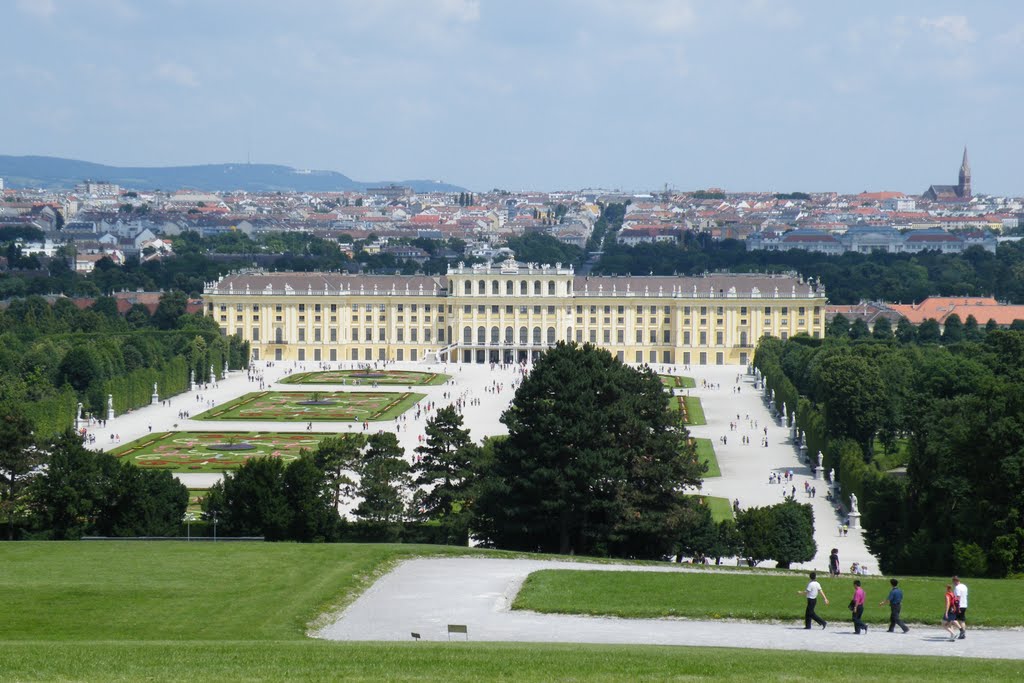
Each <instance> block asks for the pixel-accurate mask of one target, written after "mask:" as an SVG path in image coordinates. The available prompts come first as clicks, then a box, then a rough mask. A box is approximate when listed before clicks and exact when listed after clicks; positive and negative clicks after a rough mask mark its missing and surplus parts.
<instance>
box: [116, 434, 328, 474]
mask: <svg viewBox="0 0 1024 683" xmlns="http://www.w3.org/2000/svg"><path fill="white" fill-rule="evenodd" d="M326 436H333V435H332V434H317V433H314V432H302V433H287V432H161V433H158V434H147V435H146V436H144V437H142V438H139V439H136V440H135V441H132V442H131V443H127V444H125V445H123V446H120V447H118V448H116V449H114V450H112V451H110V453H111V455H114V456H116V457H118V458H124V459H127V460H131V461H132V462H134V463H135V464H136V465H138V466H139V467H144V468H147V469H165V470H171V471H172V472H197V471H198V472H221V471H223V470H233V469H237V468H238V467H240V466H241V465H242V463H244V462H245V461H246V460H248V459H250V458H259V457H270V458H280V459H282V460H284V461H285V462H290V461H292V460H295V459H297V458H298V457H299V451H301V450H302V449H303V448H305V449H307V450H314V449H315V448H316V446H317V444H318V443H320V440H321V439H323V438H324V437H326ZM240 449H241V450H240Z"/></svg>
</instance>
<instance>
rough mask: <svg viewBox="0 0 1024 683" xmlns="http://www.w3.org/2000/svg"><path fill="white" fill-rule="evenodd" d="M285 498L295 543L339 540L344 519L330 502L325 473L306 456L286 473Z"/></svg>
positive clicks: (291, 464) (289, 532)
mask: <svg viewBox="0 0 1024 683" xmlns="http://www.w3.org/2000/svg"><path fill="white" fill-rule="evenodd" d="M282 484H283V487H284V498H285V501H286V502H287V504H288V507H289V511H290V518H291V519H290V521H289V525H288V537H289V538H290V539H291V540H293V541H302V542H306V543H308V542H311V541H333V540H337V535H338V526H339V524H340V523H341V517H340V516H339V515H338V506H337V505H336V504H334V503H333V502H332V500H331V496H332V492H331V491H330V490H329V488H328V486H327V482H326V480H325V477H324V473H323V471H322V470H321V469H320V468H318V467H317V466H316V463H315V462H314V459H313V456H312V455H310V454H309V453H304V454H303V455H301V456H300V457H299V459H298V460H295V461H293V462H291V463H290V464H289V465H288V466H287V467H286V468H285V471H284V479H283V482H282Z"/></svg>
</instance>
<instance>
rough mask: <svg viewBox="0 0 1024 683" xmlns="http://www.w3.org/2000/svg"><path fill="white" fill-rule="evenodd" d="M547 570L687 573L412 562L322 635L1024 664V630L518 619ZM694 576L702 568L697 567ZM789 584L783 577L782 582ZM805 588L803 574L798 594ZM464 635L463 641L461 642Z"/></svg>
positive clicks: (539, 563) (796, 580)
mask: <svg viewBox="0 0 1024 683" xmlns="http://www.w3.org/2000/svg"><path fill="white" fill-rule="evenodd" d="M538 569H586V570H593V571H612V570H617V571H621V570H630V571H656V572H685V571H687V570H686V569H685V568H678V567H674V566H664V567H636V566H621V565H604V564H602V565H596V564H580V563H572V562H554V561H551V562H549V561H543V560H496V559H470V558H459V559H423V560H410V561H407V562H404V563H402V564H401V565H399V566H398V567H397V568H396V569H395V570H394V571H392V572H391V573H389V574H387V575H386V576H384V577H382V578H381V579H379V580H378V581H377V582H376V583H375V584H374V585H373V586H371V587H370V589H369V590H367V591H366V592H365V593H364V594H363V595H362V596H360V597H359V598H358V599H357V600H356V601H355V602H354V603H353V604H352V605H351V606H349V608H348V609H346V610H345V611H344V613H343V614H342V615H341V616H340V617H339V618H338V620H337V621H335V622H334V623H332V624H331V625H329V626H327V627H325V628H323V629H321V630H320V631H318V632H317V633H315V634H314V635H315V636H316V637H319V638H325V639H328V640H376V641H382V640H410V638H411V635H410V634H411V633H412V632H416V633H419V634H420V635H421V636H422V638H423V639H424V640H447V638H448V635H447V625H448V624H464V625H466V626H467V627H468V631H469V638H470V639H471V640H473V641H511V642H565V643H634V644H644V645H690V646H708V647H722V646H730V647H744V648H764V649H770V650H807V651H814V652H870V653H875V654H893V655H929V656H944V657H979V658H998V659H1024V631H1021V630H971V631H969V632H968V638H967V639H966V640H958V641H955V642H949V641H948V640H947V638H946V636H945V631H943V630H942V629H939V628H931V627H928V628H924V627H918V626H912V627H911V630H910V632H909V633H907V634H903V633H899V632H897V633H886V632H885V630H884V629H877V630H876V629H875V628H874V627H872V628H871V629H870V630H869V631H868V633H867V634H865V635H860V636H855V635H854V633H853V626H852V624H851V623H850V621H849V614H848V612H846V610H845V609H841V608H840V609H836V604H837V603H839V602H841V601H840V600H839V598H836V599H835V600H834V601H833V606H832V607H831V608H826V610H827V611H826V610H822V613H823V615H824V616H825V618H829V616H830V615H836V614H842V615H843V619H842V620H840V619H839V618H833V619H832V620H831V621H830V623H829V625H828V628H827V629H825V630H824V631H822V630H820V629H818V628H817V627H815V628H814V629H812V630H810V631H805V630H804V628H803V624H802V623H782V624H763V623H750V622H736V621H729V622H726V621H688V620H682V619H616V618H607V617H586V616H569V615H556V614H537V613H534V612H518V611H517V612H512V611H511V610H510V605H511V604H512V600H513V599H514V598H515V595H516V593H517V592H518V591H519V587H520V586H521V585H522V582H523V580H525V578H526V576H527V575H528V574H529V573H530V572H533V571H537V570H538ZM691 571H692V570H691ZM780 580H781V579H780ZM803 586H804V581H803V579H801V578H800V577H797V576H794V577H793V591H794V592H793V594H792V598H791V599H793V600H795V601H800V600H802V598H801V597H800V596H798V595H796V591H798V590H800V589H802V588H803ZM461 637H462V636H459V635H456V636H453V638H461Z"/></svg>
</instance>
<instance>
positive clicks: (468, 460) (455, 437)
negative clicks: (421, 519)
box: [413, 406, 480, 526]
mask: <svg viewBox="0 0 1024 683" xmlns="http://www.w3.org/2000/svg"><path fill="white" fill-rule="evenodd" d="M426 433H427V439H426V442H424V444H423V445H422V446H417V448H416V452H417V453H419V455H420V461H419V462H418V463H416V465H415V466H414V467H413V470H414V472H415V477H416V478H415V483H416V484H417V485H418V486H421V487H427V488H428V490H427V491H426V493H425V494H424V495H423V496H422V497H421V500H420V504H421V505H422V507H423V510H422V513H421V514H422V515H423V516H425V517H427V518H430V519H447V520H449V521H454V519H453V518H454V516H455V513H456V509H457V508H458V509H459V510H465V508H464V507H462V505H463V503H464V502H465V501H466V497H467V495H468V490H469V486H470V484H471V482H472V475H473V471H474V467H475V466H476V465H477V462H478V461H479V459H480V447H479V446H477V445H476V444H474V443H473V440H472V439H471V438H470V436H469V430H468V429H464V428H463V427H462V415H460V414H459V413H458V411H456V410H455V408H454V407H452V406H447V407H444V408H441V409H440V410H438V411H437V414H436V415H434V417H432V418H431V419H430V420H428V421H427V428H426ZM467 523H468V520H462V523H461V524H459V526H465V524H467Z"/></svg>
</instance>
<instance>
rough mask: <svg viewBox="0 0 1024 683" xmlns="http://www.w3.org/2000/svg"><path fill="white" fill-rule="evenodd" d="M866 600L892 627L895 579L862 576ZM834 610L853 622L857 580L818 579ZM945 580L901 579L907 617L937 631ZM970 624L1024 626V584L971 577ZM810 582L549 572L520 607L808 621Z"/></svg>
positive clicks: (827, 610)
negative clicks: (804, 594)
mask: <svg viewBox="0 0 1024 683" xmlns="http://www.w3.org/2000/svg"><path fill="white" fill-rule="evenodd" d="M859 578H860V579H861V581H862V582H863V584H864V591H865V593H866V594H867V601H866V604H867V608H866V609H865V611H864V621H866V622H868V623H872V624H883V623H884V624H886V625H888V623H889V608H888V607H879V606H878V603H879V602H880V601H881V600H883V599H884V598H885V596H886V595H887V594H888V593H889V581H888V579H883V578H881V577H864V576H862V577H859ZM818 580H819V581H820V582H821V585H822V588H823V589H824V590H825V594H826V595H827V596H828V598H829V600H830V601H831V602H832V604H831V605H830V606H827V607H826V606H824V605H823V603H822V602H821V601H819V603H818V614H819V615H821V617H822V618H823V619H825V620H827V621H832V620H833V619H837V620H842V621H849V620H850V612H849V611H848V610H847V609H846V604H847V603H848V602H849V601H850V598H851V596H852V595H853V577H852V576H842V577H839V578H837V579H833V578H829V577H828V576H824V577H823V576H821V575H819V577H818ZM946 583H947V581H946V580H944V579H942V578H907V579H900V588H903V589H904V591H905V596H906V597H905V598H904V602H903V619H904V620H905V621H907V622H916V623H927V624H930V625H933V626H934V625H937V623H938V616H939V614H940V613H941V611H942V610H941V607H942V594H943V592H944V591H945V586H946ZM967 583H968V585H969V586H970V589H971V610H970V623H971V625H973V626H1024V610H1022V609H1021V607H1022V605H1024V581H1014V580H1002V581H996V580H992V579H970V580H968V581H967ZM806 584H807V577H806V576H805V575H803V574H788V575H786V574H782V575H780V574H770V573H761V572H759V573H743V574H726V573H716V572H708V573H701V574H665V573H652V572H583V571H573V570H544V571H539V572H534V573H533V574H530V576H529V577H528V578H527V580H526V583H525V584H524V585H523V589H522V590H521V591H520V593H519V595H518V597H516V600H515V604H514V605H513V609H529V610H533V611H535V612H550V613H564V614H600V615H608V616H617V617H645V618H646V617H689V618H693V619H753V620H780V621H802V620H803V614H804V606H805V601H804V600H803V598H801V596H799V595H797V593H796V592H797V591H799V590H802V589H803V588H804V586H805V585H806Z"/></svg>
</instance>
